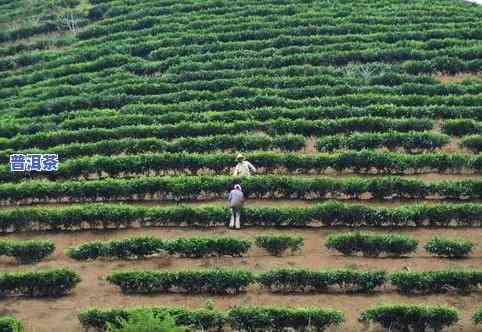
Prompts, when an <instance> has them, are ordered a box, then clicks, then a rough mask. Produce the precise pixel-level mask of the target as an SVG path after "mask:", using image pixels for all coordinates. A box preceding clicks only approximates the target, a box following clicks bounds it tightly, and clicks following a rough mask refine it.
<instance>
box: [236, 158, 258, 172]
mask: <svg viewBox="0 0 482 332" xmlns="http://www.w3.org/2000/svg"><path fill="white" fill-rule="evenodd" d="M236 160H237V161H238V164H237V165H236V167H235V168H234V172H233V175H234V176H251V175H253V174H254V173H256V168H255V167H254V166H253V164H251V163H250V162H249V161H247V160H246V158H244V156H243V155H242V154H241V153H240V154H238V155H237V156H236Z"/></svg>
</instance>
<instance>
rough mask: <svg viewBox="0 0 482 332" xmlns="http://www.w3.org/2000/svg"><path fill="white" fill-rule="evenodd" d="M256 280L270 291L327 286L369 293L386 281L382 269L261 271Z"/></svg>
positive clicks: (323, 287)
mask: <svg viewBox="0 0 482 332" xmlns="http://www.w3.org/2000/svg"><path fill="white" fill-rule="evenodd" d="M256 280H257V281H258V282H259V283H260V284H261V285H263V286H264V287H266V288H268V289H270V290H271V291H282V292H299V291H302V292H305V291H316V292H326V291H327V289H328V287H332V286H338V287H339V288H341V289H344V290H348V291H353V292H360V293H370V292H373V291H374V289H375V288H376V287H380V286H382V285H383V284H384V283H385V281H386V273H385V272H384V271H357V270H348V269H344V270H332V271H330V270H327V271H313V270H307V269H277V270H272V271H269V272H263V273H261V274H260V275H258V276H257V278H256Z"/></svg>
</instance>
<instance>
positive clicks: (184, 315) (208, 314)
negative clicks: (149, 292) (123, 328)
mask: <svg viewBox="0 0 482 332" xmlns="http://www.w3.org/2000/svg"><path fill="white" fill-rule="evenodd" d="M142 311H148V312H152V313H153V315H154V316H155V317H160V318H162V317H164V316H166V315H169V316H171V317H173V318H174V320H175V322H176V324H177V325H183V326H189V327H192V328H196V329H199V330H201V331H206V330H218V331H219V330H221V328H222V327H223V326H224V325H225V324H226V321H227V314H225V313H224V312H220V311H217V310H213V309H204V308H203V309H195V310H189V309H184V308H181V307H150V308H132V309H97V308H92V309H88V310H85V311H82V312H81V313H80V314H79V316H78V317H79V321H80V323H81V324H82V326H83V327H84V328H86V329H89V328H95V329H97V330H101V331H104V330H105V329H106V327H107V324H111V326H113V327H119V321H120V320H121V319H123V320H128V319H129V317H130V316H131V315H136V313H137V312H142Z"/></svg>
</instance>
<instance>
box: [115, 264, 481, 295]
mask: <svg viewBox="0 0 482 332" xmlns="http://www.w3.org/2000/svg"><path fill="white" fill-rule="evenodd" d="M106 280H107V281H108V282H109V283H111V284H113V285H115V286H118V287H119V288H120V289H121V291H122V292H123V293H145V294H152V293H163V292H183V293H188V294H197V293H209V294H226V293H231V294H238V293H240V292H242V291H244V290H245V289H246V288H247V287H248V286H250V285H254V284H257V285H259V286H262V287H264V288H265V289H267V290H269V291H271V292H326V291H328V290H329V289H331V288H333V287H334V288H335V289H343V290H344V291H350V292H358V293H371V292H373V291H375V289H376V288H379V287H381V286H383V285H386V284H390V285H391V286H392V287H394V288H395V289H397V290H398V291H399V292H400V293H402V294H408V293H415V294H418V293H423V294H434V293H444V292H447V291H448V290H451V289H453V290H457V291H459V292H463V293H469V292H471V291H474V290H477V289H479V287H480V286H482V271H480V270H440V271H423V272H411V271H400V272H392V273H390V274H387V273H386V272H385V271H358V270H351V269H341V270H322V271H315V270H308V269H291V268H281V269H276V270H271V271H268V272H262V273H257V274H255V273H252V272H250V271H247V270H228V269H210V270H185V271H121V272H113V273H111V274H109V275H108V276H107V277H106Z"/></svg>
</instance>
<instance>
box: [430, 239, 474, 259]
mask: <svg viewBox="0 0 482 332" xmlns="http://www.w3.org/2000/svg"><path fill="white" fill-rule="evenodd" d="M474 247H475V245H474V243H472V242H470V241H468V240H464V239H455V238H444V237H439V236H436V237H434V238H433V239H431V240H430V241H429V242H427V244H426V245H425V250H427V252H429V253H430V254H432V255H434V256H439V257H448V258H463V257H467V256H468V255H469V254H470V253H471V252H472V250H473V248H474Z"/></svg>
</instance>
